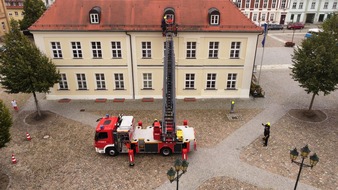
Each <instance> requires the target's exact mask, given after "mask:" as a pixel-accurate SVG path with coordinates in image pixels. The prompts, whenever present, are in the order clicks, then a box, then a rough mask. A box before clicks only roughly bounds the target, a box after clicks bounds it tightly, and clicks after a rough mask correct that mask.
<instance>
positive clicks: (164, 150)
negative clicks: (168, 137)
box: [161, 147, 171, 156]
mask: <svg viewBox="0 0 338 190" xmlns="http://www.w3.org/2000/svg"><path fill="white" fill-rule="evenodd" d="M161 154H162V155H163V156H169V155H170V154H171V149H170V148H168V147H165V148H162V149H161Z"/></svg>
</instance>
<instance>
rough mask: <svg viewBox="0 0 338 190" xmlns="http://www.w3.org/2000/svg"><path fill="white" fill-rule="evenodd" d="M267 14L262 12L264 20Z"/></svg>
mask: <svg viewBox="0 0 338 190" xmlns="http://www.w3.org/2000/svg"><path fill="white" fill-rule="evenodd" d="M265 17H266V14H265V13H262V21H265Z"/></svg>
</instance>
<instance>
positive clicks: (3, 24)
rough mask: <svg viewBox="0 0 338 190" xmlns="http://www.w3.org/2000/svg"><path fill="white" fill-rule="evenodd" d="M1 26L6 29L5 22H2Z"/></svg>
mask: <svg viewBox="0 0 338 190" xmlns="http://www.w3.org/2000/svg"><path fill="white" fill-rule="evenodd" d="M1 27H2V30H6V25H5V22H1Z"/></svg>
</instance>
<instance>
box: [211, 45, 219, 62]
mask: <svg viewBox="0 0 338 190" xmlns="http://www.w3.org/2000/svg"><path fill="white" fill-rule="evenodd" d="M218 45H219V42H209V59H210V58H211V59H215V58H218Z"/></svg>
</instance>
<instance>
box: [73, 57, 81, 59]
mask: <svg viewBox="0 0 338 190" xmlns="http://www.w3.org/2000/svg"><path fill="white" fill-rule="evenodd" d="M73 59H83V58H82V57H73Z"/></svg>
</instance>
